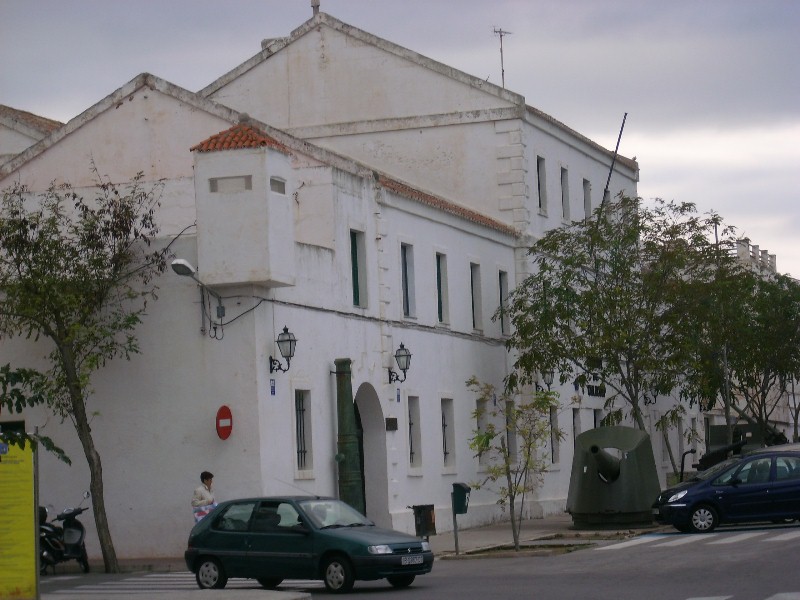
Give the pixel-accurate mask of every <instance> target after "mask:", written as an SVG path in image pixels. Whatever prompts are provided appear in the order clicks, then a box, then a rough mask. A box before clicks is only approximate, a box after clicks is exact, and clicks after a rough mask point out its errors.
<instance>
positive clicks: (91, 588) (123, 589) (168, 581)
mask: <svg viewBox="0 0 800 600" xmlns="http://www.w3.org/2000/svg"><path fill="white" fill-rule="evenodd" d="M323 587H324V584H323V582H322V581H308V580H302V579H286V580H284V581H283V583H282V584H281V586H280V588H278V591H281V590H283V591H288V590H287V588H290V589H291V588H302V589H304V590H308V589H321V588H323ZM225 589H226V590H228V589H251V590H252V589H259V590H260V589H261V585H260V584H259V583H258V582H256V580H255V579H241V578H231V579H229V580H228V583H227V585H226V586H225ZM183 590H187V591H188V590H198V591H199V589H198V587H197V582H196V581H195V577H194V573H190V572H189V571H173V572H171V573H147V574H144V575H140V576H136V577H126V578H125V579H121V580H115V581H109V582H107V583H94V584H90V585H81V586H77V587H74V588H70V589H64V590H53V591H52V592H45V593H44V594H42V598H43V599H44V600H50V599H56V598H78V599H80V598H86V599H87V600H89V599H93V598H101V599H102V598H107V597H108V596H109V595H111V594H114V595H116V594H123V595H131V596H134V595H141V596H147V597H151V598H152V597H153V594H155V593H160V592H174V591H183Z"/></svg>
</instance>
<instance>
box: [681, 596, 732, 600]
mask: <svg viewBox="0 0 800 600" xmlns="http://www.w3.org/2000/svg"><path fill="white" fill-rule="evenodd" d="M728 598H733V596H698V597H696V598H687V599H686V600H728Z"/></svg>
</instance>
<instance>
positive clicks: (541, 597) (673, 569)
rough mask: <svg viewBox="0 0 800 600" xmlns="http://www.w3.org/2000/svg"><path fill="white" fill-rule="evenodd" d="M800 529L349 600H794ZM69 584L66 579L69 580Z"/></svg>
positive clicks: (449, 568) (137, 579)
mask: <svg viewBox="0 0 800 600" xmlns="http://www.w3.org/2000/svg"><path fill="white" fill-rule="evenodd" d="M798 544H800V525H797V524H794V525H790V526H772V527H763V526H759V527H726V528H720V529H718V530H717V532H715V533H713V534H704V535H687V534H678V533H675V534H672V533H660V534H647V535H643V536H640V537H637V538H633V539H631V540H626V541H617V542H614V541H607V542H601V543H599V544H597V545H595V546H592V547H589V548H586V549H582V550H578V551H575V552H571V553H568V554H561V555H554V556H518V557H517V556H515V557H511V558H506V557H504V558H459V559H452V560H439V561H437V562H436V564H435V565H434V569H433V572H432V573H430V574H429V575H425V576H422V577H418V578H417V580H416V582H414V584H413V585H412V586H411V587H410V588H408V589H406V590H394V589H393V588H391V587H390V586H389V585H388V584H387V583H386V582H385V581H377V582H356V587H355V588H354V590H353V591H352V592H351V593H350V594H345V595H341V596H338V597H339V598H342V599H347V598H362V599H363V598H370V597H383V595H384V594H387V593H388V594H391V596H390V597H391V599H392V600H400V599H402V598H415V599H417V600H420V599H428V598H436V599H437V600H450V599H453V600H456V599H458V600H462V599H463V598H471V599H480V598H526V599H535V600H549V599H553V600H561V599H573V598H581V599H582V600H583V599H585V600H606V599H607V600H625V599H628V598H630V599H637V600H640V599H642V598H644V599H646V600H689V599H693V600H697V599H703V600H709V599H713V600H800V569H798V566H797V557H798V554H797V548H798ZM67 577H71V578H70V579H67ZM184 589H185V590H186V592H187V593H190V592H191V590H195V592H196V594H191V596H192V597H194V596H195V595H196V596H197V597H198V598H199V599H200V600H202V598H203V592H202V591H201V590H199V589H197V588H196V586H195V583H194V579H193V576H192V575H191V574H190V573H188V572H186V573H180V572H178V573H163V574H159V573H149V574H127V575H117V576H108V575H98V576H95V577H92V576H77V575H73V576H57V577H53V578H51V579H49V580H46V581H45V582H44V583H43V587H42V592H43V593H42V600H74V599H77V598H90V597H91V598H103V597H104V594H106V595H107V596H111V595H112V594H117V593H124V594H126V597H129V598H130V599H131V600H138V599H139V598H142V600H144V598H158V597H159V594H160V593H165V592H167V591H168V590H184ZM228 589H229V590H230V593H229V594H226V597H230V598H231V599H233V600H236V597H237V594H238V595H239V596H240V597H242V595H243V594H244V593H245V592H237V590H246V589H249V590H255V589H258V584H256V583H255V582H251V581H247V580H232V581H231V582H230V583H229V584H228V587H227V588H226V590H228ZM279 590H281V591H287V592H304V593H307V594H310V595H311V597H312V598H324V597H327V598H330V597H331V596H330V595H328V594H327V593H326V592H325V590H324V588H323V587H322V583H321V582H285V583H284V584H283V585H281V587H280V588H279Z"/></svg>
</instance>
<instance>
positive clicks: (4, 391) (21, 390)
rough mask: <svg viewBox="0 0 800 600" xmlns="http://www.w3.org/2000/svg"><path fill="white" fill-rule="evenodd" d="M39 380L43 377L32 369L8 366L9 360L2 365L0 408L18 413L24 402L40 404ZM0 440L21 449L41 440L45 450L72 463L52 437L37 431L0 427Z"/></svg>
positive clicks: (40, 442) (22, 408) (42, 402)
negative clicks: (30, 431)
mask: <svg viewBox="0 0 800 600" xmlns="http://www.w3.org/2000/svg"><path fill="white" fill-rule="evenodd" d="M43 383H44V377H43V376H42V374H41V373H39V372H38V371H36V370H35V369H12V368H11V365H9V364H6V365H3V366H2V367H0V409H5V410H7V411H8V412H9V413H12V414H14V413H21V412H22V411H23V410H24V409H25V407H26V406H28V407H33V406H36V405H38V404H44V403H45V398H44V396H43V395H42V389H43V388H44V387H45V386H44V385H42V384H43ZM0 441H2V442H4V443H7V444H14V445H16V446H19V447H20V448H22V449H23V450H24V449H25V446H26V444H31V445H32V446H33V447H37V446H38V445H40V444H41V446H42V447H43V448H44V449H45V450H48V451H50V452H52V453H53V454H55V455H56V456H57V457H58V458H59V459H60V460H63V461H64V462H65V463H67V464H68V465H69V464H72V461H70V459H69V457H68V456H67V455H66V454H65V453H64V451H63V450H62V449H61V448H59V447H58V446H56V445H55V444H54V443H53V440H51V439H50V438H49V437H47V436H45V435H41V434H39V433H37V432H34V433H27V432H25V431H12V430H5V431H0Z"/></svg>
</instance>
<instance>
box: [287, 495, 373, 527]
mask: <svg viewBox="0 0 800 600" xmlns="http://www.w3.org/2000/svg"><path fill="white" fill-rule="evenodd" d="M300 507H301V508H302V509H303V512H304V513H305V514H306V516H307V517H308V518H309V520H310V521H311V522H312V523H313V524H314V525H315V526H316V527H318V528H320V529H325V528H334V527H363V526H366V525H372V524H373V523H372V521H370V520H368V519H367V518H366V517H364V515H362V514H361V513H359V512H358V511H357V510H355V509H354V508H353V507H351V506H350V505H349V504H345V503H344V502H342V501H341V500H330V499H314V500H304V501H302V502H300Z"/></svg>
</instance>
